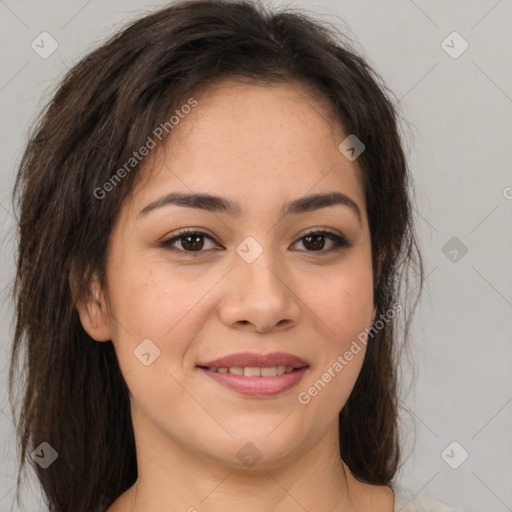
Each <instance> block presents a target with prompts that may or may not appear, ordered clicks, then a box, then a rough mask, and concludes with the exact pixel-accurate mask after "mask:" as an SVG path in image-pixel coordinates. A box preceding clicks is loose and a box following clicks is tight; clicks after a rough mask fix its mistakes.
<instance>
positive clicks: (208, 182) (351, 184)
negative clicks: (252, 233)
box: [132, 81, 365, 211]
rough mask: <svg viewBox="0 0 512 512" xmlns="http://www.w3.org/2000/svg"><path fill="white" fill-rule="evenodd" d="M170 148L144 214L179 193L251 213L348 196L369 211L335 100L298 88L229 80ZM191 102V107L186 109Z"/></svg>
mask: <svg viewBox="0 0 512 512" xmlns="http://www.w3.org/2000/svg"><path fill="white" fill-rule="evenodd" d="M193 97H194V99H195V100H196V101H197V106H195V107H194V108H193V109H191V110H190V109H187V111H188V113H187V114H182V115H181V116H180V121H179V124H178V125H177V126H175V127H174V128H173V130H172V132H171V133H170V135H169V137H168V138H167V140H165V144H164V145H163V146H160V147H159V148H157V149H155V150H154V154H153V155H151V156H152V157H151V159H148V160H147V162H145V163H144V164H145V165H144V167H143V169H142V174H141V178H142V179H141V182H140V183H139V184H138V185H137V186H136V188H135V190H134V194H133V195H132V197H133V199H134V202H135V204H136V206H137V207H139V210H140V208H142V207H143V206H144V205H145V203H147V202H149V201H151V200H154V199H155V198H156V197H158V196H160V195H162V194H163V193H166V192H171V191H173V190H178V191H183V192H187V193H190V192H209V193H215V194H221V193H222V195H225V196H228V197H233V198H234V199H236V201H237V202H239V203H240V204H241V205H242V209H244V204H245V205H247V207H248V208H249V207H250V205H251V204H252V205H253V206H259V207H260V209H261V207H262V206H264V205H265V204H268V205H269V206H270V202H273V201H274V200H275V201H278V202H280V203H283V202H286V201H288V200H290V199H293V198H295V197H299V196H303V195H306V194H308V193H319V192H332V191H340V192H343V193H347V194H349V195H350V196H351V197H352V198H353V199H354V200H355V201H356V202H358V204H359V205H360V207H361V209H362V210H363V211H364V209H365V204H364V189H363V184H362V179H361V178H362V177H361V171H360V169H359V168H358V166H357V163H356V162H351V161H349V160H348V159H347V158H345V156H344V155H343V154H342V153H341V152H340V151H339V149H338V146H339V144H340V143H341V142H342V141H343V140H344V138H345V137H346V134H344V131H343V129H342V127H341V125H340V124H339V123H337V122H336V121H335V120H334V117H333V115H332V112H331V110H330V108H329V104H328V103H327V100H326V99H325V98H323V97H321V96H319V95H315V94H314V93H313V92H312V91H311V89H308V88H305V87H304V86H303V85H301V84H298V83H279V84H272V85H254V84H248V83H240V82H238V81H223V82H220V83H216V84H215V85H210V86H208V87H206V88H204V89H203V90H201V91H200V92H198V93H195V94H194V95H193ZM184 103H185V102H184Z"/></svg>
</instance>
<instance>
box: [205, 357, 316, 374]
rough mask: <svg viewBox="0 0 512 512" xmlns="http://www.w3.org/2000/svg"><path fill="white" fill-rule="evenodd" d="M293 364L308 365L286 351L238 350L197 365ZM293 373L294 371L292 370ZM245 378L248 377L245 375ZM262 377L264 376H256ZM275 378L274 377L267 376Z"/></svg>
mask: <svg viewBox="0 0 512 512" xmlns="http://www.w3.org/2000/svg"><path fill="white" fill-rule="evenodd" d="M280 365H282V366H293V367H294V368H296V369H300V368H304V367H306V366H308V363H307V362H306V361H303V360H302V359H301V358H300V357H297V356H295V355H293V354H288V353H286V352H273V353H271V354H260V353H257V352H239V353H237V354H231V355H229V356H224V357H220V358H219V359H215V360H214V361H209V362H206V363H199V364H198V365H197V366H202V367H205V368H243V367H245V366H259V367H270V366H280ZM293 373H294V372H293ZM245 378H246V379H247V378H249V377H245ZM257 378H258V379H262V378H264V377H257ZM268 378H275V377H268Z"/></svg>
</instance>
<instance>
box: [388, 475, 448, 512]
mask: <svg viewBox="0 0 512 512" xmlns="http://www.w3.org/2000/svg"><path fill="white" fill-rule="evenodd" d="M389 485H390V487H391V489H392V490H393V494H394V499H395V502H394V507H393V512H458V511H457V510H455V509H454V508H452V507H450V506H448V505H446V504H444V503H441V502H440V501H437V500H434V499H433V498H430V497H429V496H425V495H424V494H422V493H418V492H415V491H412V490H410V489H408V488H406V487H404V486H402V485H401V484H399V483H397V482H390V484H389Z"/></svg>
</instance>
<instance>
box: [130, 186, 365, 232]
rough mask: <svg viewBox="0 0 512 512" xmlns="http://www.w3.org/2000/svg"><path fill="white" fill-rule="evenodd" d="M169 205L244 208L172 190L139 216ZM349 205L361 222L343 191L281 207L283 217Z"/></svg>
mask: <svg viewBox="0 0 512 512" xmlns="http://www.w3.org/2000/svg"><path fill="white" fill-rule="evenodd" d="M168 205H176V206H185V207H187V208H197V209H200V210H207V211H210V212H218V213H225V214H227V215H229V216H231V217H235V218H236V217H239V216H240V213H241V212H242V209H241V207H240V205H239V204H238V203H237V202H235V201H233V200H231V199H228V198H226V197H221V196H214V195H210V194H200V193H198V194H184V193H182V192H171V193H169V194H166V195H165V196H162V197H160V198H159V199H157V200H156V201H153V202H152V203H149V204H148V205H146V206H145V207H144V208H143V209H142V210H141V211H140V212H139V214H138V217H141V216H145V215H147V214H148V213H149V212H151V211H153V210H156V209H158V208H163V207H164V206H168ZM338 205H342V206H348V207H349V208H350V209H351V210H352V211H353V212H354V213H355V214H356V215H357V218H358V220H359V224H361V210H360V209H359V206H358V205H357V203H356V202H355V201H354V200H353V199H351V198H350V197H349V196H347V195H345V194H342V193H341V192H330V193H327V194H311V195H307V196H303V197H299V198H297V199H294V200H292V201H289V202H288V203H286V204H284V205H283V207H282V208H281V212H280V213H281V217H285V216H287V215H297V214H300V213H306V212H312V211H315V210H319V209H321V208H327V207H329V206H338Z"/></svg>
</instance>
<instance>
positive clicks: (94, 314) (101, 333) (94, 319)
mask: <svg viewBox="0 0 512 512" xmlns="http://www.w3.org/2000/svg"><path fill="white" fill-rule="evenodd" d="M69 283H70V286H71V290H72V294H73V297H76V296H77V293H76V292H77V280H76V275H75V274H74V272H73V271H71V272H70V277H69ZM76 309H77V311H78V315H79V317H80V322H81V323H82V327H83V328H84V330H85V331H86V332H87V334H89V336H90V337H91V338H93V339H94V340H96V341H110V340H111V339H112V335H111V330H110V324H109V321H108V320H109V314H108V311H107V303H106V300H105V293H104V292H103V290H102V289H101V285H100V282H99V279H98V277H97V276H96V274H95V275H94V276H93V279H92V282H91V285H90V288H89V291H88V293H87V297H86V298H83V299H80V300H78V301H77V302H76Z"/></svg>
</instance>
